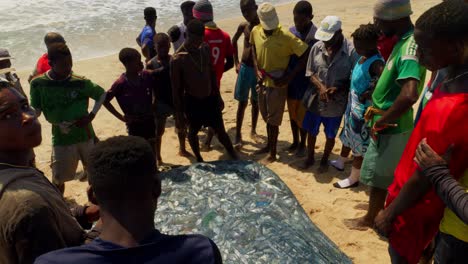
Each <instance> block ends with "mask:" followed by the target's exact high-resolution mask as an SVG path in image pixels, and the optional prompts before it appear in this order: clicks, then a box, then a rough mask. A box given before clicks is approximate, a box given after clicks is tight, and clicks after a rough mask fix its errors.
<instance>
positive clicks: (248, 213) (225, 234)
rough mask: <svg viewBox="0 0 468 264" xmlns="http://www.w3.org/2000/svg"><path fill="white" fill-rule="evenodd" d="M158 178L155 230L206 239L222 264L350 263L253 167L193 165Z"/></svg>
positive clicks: (277, 182) (268, 175)
mask: <svg viewBox="0 0 468 264" xmlns="http://www.w3.org/2000/svg"><path fill="white" fill-rule="evenodd" d="M160 175H161V179H162V190H163V191H162V194H161V197H160V199H159V204H158V209H157V211H156V219H155V223H156V227H157V228H158V229H159V230H160V231H161V232H163V233H167V234H172V235H175V234H189V233H198V234H203V235H205V236H208V237H210V238H211V239H213V240H214V241H215V242H216V244H217V245H218V247H219V249H220V251H221V255H222V256H223V260H224V262H225V263H269V264H271V263H324V264H329V263H351V260H350V259H349V258H348V257H347V256H346V255H344V254H343V253H342V252H341V251H340V250H339V249H338V248H337V246H336V245H335V244H334V243H333V242H331V241H330V240H329V239H328V238H327V237H326V236H325V235H324V234H323V233H322V232H321V231H320V230H319V229H318V228H317V227H316V226H315V225H314V224H313V223H312V222H311V221H310V219H309V217H308V216H307V214H306V213H305V212H304V210H303V208H302V207H301V206H300V204H299V203H298V202H297V200H296V198H295V197H294V195H293V194H292V192H291V191H290V190H289V188H288V187H287V186H286V184H284V183H283V181H282V180H281V179H280V178H279V177H278V176H277V175H276V174H275V173H274V172H273V171H271V170H269V169H267V168H266V167H264V166H262V165H260V164H258V163H255V162H248V161H235V162H234V161H217V162H212V163H199V164H194V165H192V166H188V167H180V168H177V169H173V170H170V171H168V172H164V173H162V174H160Z"/></svg>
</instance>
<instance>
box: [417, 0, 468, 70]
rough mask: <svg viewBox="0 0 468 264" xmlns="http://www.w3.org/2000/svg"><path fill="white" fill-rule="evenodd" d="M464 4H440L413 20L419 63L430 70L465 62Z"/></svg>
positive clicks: (467, 17) (457, 0)
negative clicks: (414, 21) (414, 22)
mask: <svg viewBox="0 0 468 264" xmlns="http://www.w3.org/2000/svg"><path fill="white" fill-rule="evenodd" d="M467 29H468V3H465V2H464V1H463V0H448V1H444V2H442V3H440V4H438V5H436V6H434V7H432V8H430V9H429V10H427V11H426V12H425V13H424V14H422V15H421V16H420V17H419V19H418V20H417V21H416V28H415V31H414V39H415V41H416V43H417V44H418V50H417V53H416V54H417V56H418V58H419V62H420V63H421V64H422V65H424V66H425V67H426V68H427V69H429V70H431V71H435V70H439V69H442V68H445V67H447V66H457V65H466V64H467V62H468V30H467Z"/></svg>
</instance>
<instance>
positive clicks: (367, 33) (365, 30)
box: [351, 23, 379, 42]
mask: <svg viewBox="0 0 468 264" xmlns="http://www.w3.org/2000/svg"><path fill="white" fill-rule="evenodd" d="M351 37H353V39H355V40H360V41H371V42H377V40H378V39H379V29H378V28H377V27H376V26H375V25H374V24H370V23H369V24H366V25H360V26H359V27H358V28H357V29H356V30H355V31H354V32H353V33H352V34H351Z"/></svg>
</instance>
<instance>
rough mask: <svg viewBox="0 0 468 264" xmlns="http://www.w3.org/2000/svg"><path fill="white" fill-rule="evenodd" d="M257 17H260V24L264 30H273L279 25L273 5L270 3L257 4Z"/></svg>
mask: <svg viewBox="0 0 468 264" xmlns="http://www.w3.org/2000/svg"><path fill="white" fill-rule="evenodd" d="M257 14H258V18H259V19H260V25H262V28H263V29H265V30H274V29H277V28H278V26H279V19H278V14H276V9H275V7H274V6H273V5H272V4H270V3H263V4H261V5H260V6H259V8H258V11H257Z"/></svg>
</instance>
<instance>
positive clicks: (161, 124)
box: [154, 116, 167, 165]
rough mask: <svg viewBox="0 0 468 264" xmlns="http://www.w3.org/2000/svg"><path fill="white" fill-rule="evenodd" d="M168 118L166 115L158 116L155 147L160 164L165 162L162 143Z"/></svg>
mask: <svg viewBox="0 0 468 264" xmlns="http://www.w3.org/2000/svg"><path fill="white" fill-rule="evenodd" d="M166 120H167V118H166V117H165V116H158V118H157V122H156V138H155V140H154V149H155V153H156V160H157V161H158V165H161V164H162V163H163V161H162V157H161V144H162V137H163V135H164V131H165V130H166Z"/></svg>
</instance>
